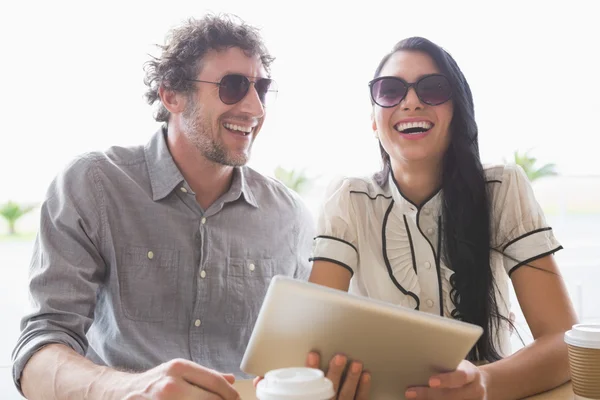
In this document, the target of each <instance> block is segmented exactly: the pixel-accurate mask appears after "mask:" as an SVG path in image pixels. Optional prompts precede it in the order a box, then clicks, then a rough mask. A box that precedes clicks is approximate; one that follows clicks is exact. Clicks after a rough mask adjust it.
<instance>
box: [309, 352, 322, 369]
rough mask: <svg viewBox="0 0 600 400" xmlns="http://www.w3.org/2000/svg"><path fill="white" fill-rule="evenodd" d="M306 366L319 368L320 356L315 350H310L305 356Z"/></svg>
mask: <svg viewBox="0 0 600 400" xmlns="http://www.w3.org/2000/svg"><path fill="white" fill-rule="evenodd" d="M306 366H307V367H308V368H316V369H321V356H320V355H319V353H317V352H316V351H311V352H310V353H308V355H307V356H306Z"/></svg>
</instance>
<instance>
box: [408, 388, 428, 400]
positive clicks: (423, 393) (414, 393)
mask: <svg viewBox="0 0 600 400" xmlns="http://www.w3.org/2000/svg"><path fill="white" fill-rule="evenodd" d="M430 391H431V389H430V388H428V387H423V386H418V387H411V388H408V389H406V392H404V397H406V398H407V399H411V400H413V399H416V400H430V399H433V397H431V396H430V394H429V392H430Z"/></svg>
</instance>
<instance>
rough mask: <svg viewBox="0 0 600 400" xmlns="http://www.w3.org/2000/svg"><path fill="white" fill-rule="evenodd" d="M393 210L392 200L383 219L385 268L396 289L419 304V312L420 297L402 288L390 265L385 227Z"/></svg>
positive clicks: (382, 247) (382, 248)
mask: <svg viewBox="0 0 600 400" xmlns="http://www.w3.org/2000/svg"><path fill="white" fill-rule="evenodd" d="M392 208H394V200H392V202H391V203H390V206H389V207H388V209H387V210H386V212H385V216H384V217H383V224H382V230H381V236H382V246H381V250H382V252H383V261H384V262H385V266H386V267H387V270H388V274H389V275H390V279H391V280H392V282H394V285H396V287H397V288H398V289H399V290H400V291H401V292H402V293H403V294H405V295H408V296H410V297H412V298H413V299H415V301H416V302H417V306H416V307H415V310H418V309H419V306H420V305H421V300H419V296H417V295H416V294H414V293H413V292H410V291H408V290H406V289H404V288H403V287H402V285H401V284H400V283H399V282H398V281H397V280H396V277H395V276H394V273H393V272H392V266H391V264H390V259H389V258H388V256H387V245H386V237H385V227H386V226H387V223H388V218H389V216H390V212H392ZM413 254H414V253H413Z"/></svg>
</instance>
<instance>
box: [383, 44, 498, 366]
mask: <svg viewBox="0 0 600 400" xmlns="http://www.w3.org/2000/svg"><path fill="white" fill-rule="evenodd" d="M403 50H404V51H420V52H423V53H425V54H428V55H429V56H430V57H431V58H432V59H433V61H434V62H435V64H436V65H437V67H438V68H439V69H440V72H441V73H442V74H444V75H445V76H446V77H447V78H448V80H449V81H450V84H451V86H452V102H453V105H454V115H453V117H452V122H451V124H450V143H449V145H448V150H447V151H446V153H445V155H444V159H443V164H442V186H441V187H442V197H443V205H442V227H440V234H443V236H442V244H443V248H442V259H443V260H444V262H445V263H446V265H447V266H448V267H449V268H451V269H452V270H453V271H454V275H453V276H452V279H451V282H450V283H451V285H452V291H451V293H450V297H451V299H452V302H453V303H454V306H455V307H456V309H455V310H454V313H453V315H452V316H453V317H454V318H456V319H459V320H462V321H465V322H470V323H472V324H476V325H479V326H481V327H482V328H483V331H484V333H483V335H482V336H481V338H480V339H479V341H478V342H477V344H476V345H475V347H474V348H473V349H472V350H471V351H470V352H469V354H468V356H467V359H468V360H471V361H489V362H493V361H497V360H499V359H500V358H501V355H500V353H499V350H498V349H497V348H496V344H497V343H498V342H497V341H496V338H494V337H493V334H492V332H498V329H497V328H498V327H499V325H500V321H501V320H505V321H507V319H506V318H505V317H503V316H501V315H500V313H499V311H498V304H497V302H496V291H497V288H496V284H495V281H494V276H493V273H492V268H491V266H490V204H489V202H488V193H487V188H486V181H485V175H484V171H483V166H482V165H481V160H480V158H479V144H478V140H477V136H478V132H477V124H476V122H475V111H474V107H473V96H472V94H471V89H470V88H469V84H468V83H467V81H466V79H465V77H464V75H463V73H462V72H461V70H460V68H459V67H458V65H457V64H456V61H454V59H453V58H452V56H451V55H450V54H448V53H447V52H446V51H445V50H444V49H442V48H441V47H439V46H437V45H436V44H434V43H432V42H431V41H429V40H427V39H424V38H420V37H411V38H408V39H404V40H402V41H401V42H399V43H398V44H396V46H394V48H393V50H392V52H391V53H389V54H388V55H386V56H385V57H384V58H383V59H382V60H381V63H380V64H379V66H378V67H377V70H376V72H375V77H378V76H379V74H380V73H381V70H382V68H383V67H384V65H385V64H386V62H387V61H388V59H389V58H390V57H391V56H392V54H394V53H396V52H398V51H403ZM379 146H380V150H381V156H382V159H383V170H382V171H381V172H379V173H378V174H376V175H375V178H376V180H377V181H378V182H379V183H380V184H384V182H385V181H387V178H388V176H389V173H390V170H391V164H390V157H389V155H388V154H387V153H386V151H385V150H384V148H383V147H382V146H381V144H380V145H379Z"/></svg>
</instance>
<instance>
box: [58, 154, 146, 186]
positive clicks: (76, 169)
mask: <svg viewBox="0 0 600 400" xmlns="http://www.w3.org/2000/svg"><path fill="white" fill-rule="evenodd" d="M143 162H145V157H144V147H143V146H132V147H122V146H112V147H110V148H108V149H106V150H97V151H89V152H85V153H80V154H78V155H76V156H75V157H73V158H72V159H71V160H69V161H68V162H67V163H66V164H65V166H64V167H63V168H62V169H61V170H59V171H58V173H57V174H56V178H55V180H57V181H58V182H64V183H65V184H68V185H69V186H75V187H80V186H79V185H84V186H89V185H91V184H92V183H94V182H95V183H96V184H98V183H99V182H100V181H101V180H102V179H103V177H107V178H108V179H113V178H115V177H116V176H117V175H122V174H127V172H126V167H127V166H133V165H136V164H139V163H143Z"/></svg>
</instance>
